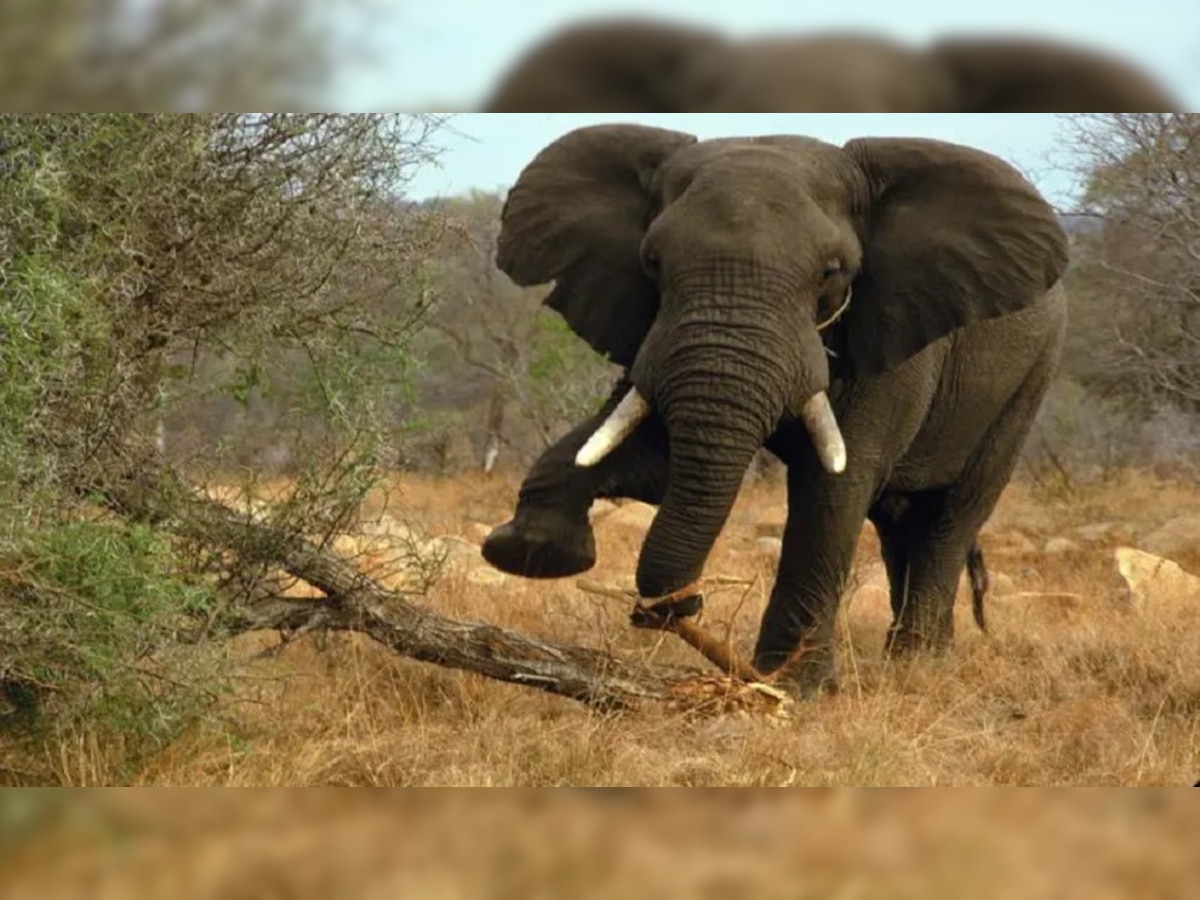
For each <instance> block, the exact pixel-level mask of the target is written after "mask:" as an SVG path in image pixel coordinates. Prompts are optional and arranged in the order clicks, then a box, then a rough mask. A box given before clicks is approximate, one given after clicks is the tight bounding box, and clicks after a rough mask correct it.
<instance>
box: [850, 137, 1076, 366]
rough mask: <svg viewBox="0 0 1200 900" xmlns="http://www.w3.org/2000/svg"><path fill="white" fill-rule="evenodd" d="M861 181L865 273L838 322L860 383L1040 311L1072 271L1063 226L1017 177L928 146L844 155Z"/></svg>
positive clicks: (976, 157) (980, 155)
mask: <svg viewBox="0 0 1200 900" xmlns="http://www.w3.org/2000/svg"><path fill="white" fill-rule="evenodd" d="M845 150H846V152H847V153H848V154H849V155H850V157H851V158H852V159H854V160H855V161H856V162H857V164H858V166H859V167H860V169H861V170H862V171H863V173H864V174H865V176H866V181H867V184H868V185H869V186H870V190H871V195H870V200H869V201H868V205H867V207H866V209H865V211H864V220H865V226H864V227H865V235H864V241H863V245H864V246H863V249H864V253H863V266H862V271H861V273H860V275H859V277H858V279H857V280H856V281H855V284H854V293H853V300H852V301H851V303H850V307H849V308H848V309H847V311H846V314H845V316H844V318H843V321H844V323H845V330H844V333H845V350H846V352H847V354H848V356H849V360H847V362H849V364H850V366H851V367H852V370H853V372H854V374H860V375H861V374H872V373H878V372H882V371H885V370H887V369H890V368H893V367H895V366H897V365H899V364H900V363H901V362H903V361H904V360H906V359H908V358H909V357H910V356H912V355H913V354H915V353H917V352H919V351H920V350H921V349H922V348H924V347H925V346H927V345H928V344H930V343H931V342H933V341H936V340H937V339H938V338H941V337H944V336H946V335H948V334H949V333H950V332H952V331H954V330H955V329H957V328H961V327H962V326H964V325H967V324H969V323H971V322H974V321H978V320H980V319H989V318H994V317H997V316H1003V315H1006V314H1008V313H1011V312H1016V311H1017V310H1019V309H1022V308H1024V307H1026V306H1029V305H1031V304H1033V303H1035V302H1036V301H1037V300H1038V299H1040V298H1041V297H1042V296H1043V295H1044V294H1045V293H1046V291H1047V290H1049V289H1050V288H1051V287H1052V286H1053V285H1054V284H1055V282H1057V281H1058V280H1059V278H1060V277H1062V274H1063V272H1064V271H1065V270H1066V267H1067V255H1068V253H1067V237H1066V234H1065V233H1064V232H1063V229H1062V227H1061V225H1060V224H1059V221H1058V217H1057V215H1056V214H1055V212H1054V210H1053V208H1052V207H1051V206H1050V204H1048V203H1047V202H1046V201H1045V200H1044V199H1043V198H1042V196H1041V195H1040V194H1039V193H1038V192H1037V190H1036V189H1035V188H1034V187H1033V185H1031V184H1030V183H1029V182H1028V181H1027V180H1026V179H1025V178H1024V177H1023V176H1022V175H1021V174H1020V172H1018V171H1017V170H1016V169H1015V168H1013V167H1012V166H1010V165H1009V164H1008V163H1006V162H1004V161H1003V160H1002V159H1000V158H999V157H996V156H993V155H991V154H989V153H984V152H983V151H980V150H975V149H972V148H969V147H963V146H960V145H957V144H949V143H945V142H942V141H934V140H923V139H895V138H860V139H858V140H853V141H850V142H849V143H848V144H846V145H845Z"/></svg>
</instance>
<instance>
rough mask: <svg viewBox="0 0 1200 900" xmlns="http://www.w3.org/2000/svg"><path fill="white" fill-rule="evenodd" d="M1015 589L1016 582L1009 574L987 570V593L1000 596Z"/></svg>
mask: <svg viewBox="0 0 1200 900" xmlns="http://www.w3.org/2000/svg"><path fill="white" fill-rule="evenodd" d="M1016 589H1017V583H1016V581H1014V580H1013V578H1012V576H1011V575H1007V574H1005V573H1004V572H988V595H989V596H991V595H992V594H995V595H997V596H1002V595H1004V594H1011V593H1013V592H1014V591H1016Z"/></svg>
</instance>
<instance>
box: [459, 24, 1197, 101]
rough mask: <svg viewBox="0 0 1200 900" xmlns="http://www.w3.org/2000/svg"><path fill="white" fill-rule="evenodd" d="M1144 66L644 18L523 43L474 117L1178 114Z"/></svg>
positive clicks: (1072, 54)
mask: <svg viewBox="0 0 1200 900" xmlns="http://www.w3.org/2000/svg"><path fill="white" fill-rule="evenodd" d="M1177 105H1178V104H1177V102H1176V101H1175V100H1174V99H1173V98H1172V97H1170V96H1169V95H1168V93H1167V92H1166V91H1164V90H1163V88H1162V87H1161V86H1160V85H1159V84H1157V83H1156V82H1155V81H1154V80H1153V79H1152V78H1150V77H1148V76H1147V75H1146V74H1145V73H1143V72H1141V71H1139V70H1138V69H1136V68H1135V67H1133V66H1131V65H1129V64H1127V63H1125V62H1123V61H1121V60H1119V59H1116V58H1114V57H1112V56H1110V55H1108V54H1104V53H1100V52H1097V51H1093V50H1090V49H1087V48H1084V47H1080V46H1075V45H1070V44H1063V43H1060V42H1056V41H1049V40H1035V39H1030V38H1018V37H970V36H957V37H956V36H950V37H946V38H943V39H941V40H939V41H936V42H934V43H933V44H931V45H930V46H928V47H924V48H915V47H909V46H907V45H903V44H901V43H899V42H896V41H892V40H889V39H886V38H883V37H879V36H875V35H869V34H849V33H828V34H812V35H794V36H776V37H770V38H752V39H749V40H745V41H740V42H736V41H732V40H730V39H729V38H727V37H725V36H723V35H721V34H719V33H717V32H716V31H713V30H709V29H704V28H699V27H692V26H682V25H673V24H669V23H666V22H662V21H657V20H649V19H622V18H617V19H608V20H601V21H592V22H586V23H583V24H580V25H575V26H571V27H567V28H565V29H562V30H560V31H558V32H555V33H553V34H551V35H549V36H548V37H547V38H545V39H543V40H542V41H540V42H539V43H537V44H535V45H534V46H533V47H531V48H529V49H528V50H526V52H525V53H524V55H523V56H521V57H520V58H519V59H518V60H517V61H516V63H515V64H514V65H513V66H512V67H511V68H510V69H509V70H508V71H507V72H506V73H505V74H504V75H503V76H502V77H501V79H500V80H499V83H498V84H497V85H496V87H495V88H494V90H493V91H492V93H491V95H490V96H489V97H487V98H486V99H485V101H484V103H483V105H482V110H481V111H482V112H626V113H628V112H662V113H683V112H764V113H770V112H975V113H987V112H1174V111H1177V110H1176V106H1177Z"/></svg>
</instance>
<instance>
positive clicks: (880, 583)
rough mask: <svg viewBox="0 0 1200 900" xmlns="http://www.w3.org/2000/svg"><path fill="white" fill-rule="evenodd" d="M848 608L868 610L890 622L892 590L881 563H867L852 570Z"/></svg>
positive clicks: (885, 570)
mask: <svg viewBox="0 0 1200 900" xmlns="http://www.w3.org/2000/svg"><path fill="white" fill-rule="evenodd" d="M850 606H851V608H852V609H855V610H859V611H861V610H869V611H870V612H872V613H876V614H878V615H881V616H884V617H886V618H888V619H889V620H890V618H891V615H892V589H891V587H890V586H889V584H888V577H887V569H885V568H884V566H883V563H881V562H877V561H876V562H869V563H865V564H864V565H861V566H858V567H857V568H856V569H855V570H854V575H853V577H852V578H851V581H850Z"/></svg>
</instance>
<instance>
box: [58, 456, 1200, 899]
mask: <svg viewBox="0 0 1200 900" xmlns="http://www.w3.org/2000/svg"><path fill="white" fill-rule="evenodd" d="M393 488H394V489H393V490H392V491H391V492H390V494H389V495H387V496H386V497H385V496H384V495H382V494H381V495H379V496H375V497H372V498H371V499H370V501H369V502H368V504H367V510H366V513H367V515H368V516H371V515H375V514H377V513H379V512H380V510H381V509H383V508H384V506H385V504H386V506H387V507H388V510H389V511H390V512H391V513H392V514H399V512H400V510H403V512H404V515H405V516H406V517H407V518H409V519H412V520H415V521H418V522H421V523H423V524H424V525H425V527H427V528H428V530H429V531H430V532H432V533H435V534H438V533H441V534H446V533H450V534H455V533H459V532H461V531H463V530H464V529H465V527H466V525H467V524H468V523H469V522H471V521H473V520H478V521H483V522H489V523H495V522H498V521H502V520H504V519H505V518H506V517H507V516H508V514H509V512H510V510H511V508H512V503H513V501H514V499H515V483H513V482H508V481H503V480H484V479H482V478H476V477H466V478H463V479H461V480H458V481H453V482H432V481H427V480H422V479H405V480H403V481H399V482H397V483H396V484H395V485H394V486H393ZM1198 501H1200V490H1197V489H1195V488H1193V487H1188V486H1181V485H1178V484H1171V483H1167V482H1161V481H1155V480H1153V479H1150V478H1148V477H1144V476H1138V475H1135V474H1130V475H1128V476H1125V477H1123V478H1122V479H1121V480H1120V481H1119V482H1118V483H1114V484H1111V485H1110V486H1108V487H1106V488H1104V489H1101V490H1095V491H1092V492H1090V493H1089V494H1088V495H1087V496H1085V497H1077V498H1074V499H1072V500H1070V501H1063V500H1053V499H1047V498H1044V497H1038V496H1036V495H1035V494H1034V493H1033V492H1032V491H1031V489H1029V488H1027V487H1024V486H1022V485H1013V486H1012V487H1011V488H1010V490H1009V491H1008V492H1007V494H1006V496H1005V498H1004V500H1003V501H1002V505H1001V508H1000V509H999V510H998V512H997V515H996V516H995V517H994V521H993V523H992V525H991V526H990V527H989V530H988V532H987V533H986V534H985V550H986V551H987V553H988V559H989V563H990V566H991V568H992V570H993V572H994V573H1000V574H999V575H997V579H996V580H997V581H999V582H1000V584H1001V589H1000V590H999V591H996V592H994V595H993V599H992V600H991V604H990V609H989V613H990V620H991V625H992V630H993V635H992V636H991V637H990V638H987V637H984V636H982V635H980V634H979V633H978V632H977V631H976V630H975V628H974V625H973V624H972V623H971V621H970V616H969V612H968V609H967V605H968V604H966V603H965V602H961V601H960V604H959V619H958V640H957V643H956V646H955V648H954V650H953V651H952V653H951V654H950V655H949V656H948V657H946V658H944V659H941V660H925V661H917V662H913V663H906V664H903V665H901V664H885V663H884V661H883V660H882V659H881V654H880V648H881V646H882V641H883V635H884V630H885V628H886V626H887V624H888V619H889V611H888V609H887V602H886V599H885V595H884V593H883V591H882V589H881V588H880V587H879V584H880V581H879V579H880V578H881V574H880V572H879V565H878V555H877V550H876V548H875V545H874V540H873V536H872V535H871V534H870V532H869V530H868V531H867V532H866V533H864V537H863V541H862V546H861V547H860V556H859V566H858V570H857V583H858V586H857V589H856V590H855V592H854V594H853V596H852V600H851V602H849V603H848V604H845V605H844V608H845V612H844V615H843V617H842V627H841V629H840V632H841V634H840V647H839V659H838V664H839V669H840V672H841V674H842V688H843V690H842V692H841V694H840V695H838V696H835V697H828V698H823V699H820V700H817V701H813V702H810V703H805V704H800V705H798V706H797V707H796V708H795V709H794V710H793V716H792V719H791V721H789V722H786V723H782V724H781V723H779V722H776V721H773V720H768V719H766V718H759V717H751V716H746V715H741V716H739V715H736V714H731V715H725V716H710V717H699V718H698V717H695V716H690V717H689V716H684V715H681V714H680V715H676V714H667V713H662V714H658V713H650V714H643V715H638V716H625V717H619V718H606V717H602V716H600V715H598V714H595V713H591V712H588V711H587V710H585V709H583V708H581V707H580V706H578V705H575V704H573V703H571V702H569V701H565V700H561V699H557V698H553V697H548V696H543V695H541V694H538V693H535V692H533V691H530V690H526V689H521V688H518V687H512V686H507V685H503V684H497V683H492V682H488V681H485V680H483V679H481V678H478V677H475V676H471V675H466V674H462V673H457V672H452V671H448V670H442V669H438V668H436V667H433V666H430V665H425V664H419V663H414V662H409V661H406V660H403V659H398V658H395V657H394V656H392V655H390V654H389V653H388V652H386V651H383V650H381V649H380V648H378V647H376V646H374V645H372V644H371V643H370V642H369V641H366V640H364V639H359V638H356V637H353V636H350V637H336V638H333V637H331V638H329V639H328V640H327V642H326V646H325V649H324V650H321V649H320V648H319V646H318V644H319V643H320V642H319V641H318V639H316V638H305V639H302V640H301V641H298V642H296V643H295V644H294V645H291V646H289V647H288V648H287V649H285V650H284V651H283V652H282V653H281V654H280V655H279V657H278V658H276V659H274V660H270V661H264V662H260V663H256V664H255V665H256V675H257V678H256V679H254V680H252V681H248V682H247V684H246V685H245V687H244V689H243V690H242V695H241V699H242V702H241V703H240V705H239V706H238V708H237V709H236V710H234V711H233V712H234V714H235V718H236V721H237V736H236V738H230V737H228V736H226V737H224V738H222V739H220V740H216V739H214V738H213V736H212V734H211V733H207V734H198V735H196V736H195V737H193V738H190V739H186V740H183V741H181V742H180V743H178V744H177V745H176V746H174V747H172V748H171V749H170V750H169V752H167V753H165V754H163V756H162V757H161V758H160V759H158V760H157V761H156V762H155V764H154V765H152V766H151V767H149V768H147V769H146V770H145V771H144V772H142V773H141V776H140V778H139V779H138V780H139V782H140V783H142V784H147V785H262V786H275V785H396V786H405V785H519V786H543V785H640V786H655V785H741V786H754V785H758V786H773V785H1140V786H1146V785H1183V784H1188V785H1190V784H1191V783H1192V782H1193V781H1195V780H1196V779H1197V778H1198V777H1200V753H1198V748H1200V642H1198V641H1197V640H1196V637H1195V623H1196V621H1197V611H1198V609H1200V598H1196V602H1195V603H1187V602H1174V603H1163V604H1158V605H1156V604H1153V603H1151V604H1150V605H1149V607H1148V608H1147V609H1146V610H1145V612H1144V613H1143V614H1141V615H1132V614H1130V613H1128V612H1126V611H1125V610H1124V609H1123V608H1122V607H1121V605H1120V604H1119V603H1117V602H1115V601H1114V597H1115V590H1116V588H1117V586H1118V585H1117V581H1116V579H1117V576H1116V574H1115V567H1114V565H1113V562H1112V553H1111V550H1112V548H1113V547H1114V546H1116V545H1117V543H1118V542H1119V540H1120V537H1117V536H1114V537H1107V538H1104V539H1102V540H1099V541H1098V542H1095V543H1092V544H1088V545H1087V546H1086V547H1085V548H1084V549H1083V550H1082V551H1081V552H1077V553H1067V554H1063V555H1047V554H1045V553H1043V552H1042V551H1041V550H1040V548H1041V547H1042V546H1043V545H1044V542H1045V540H1046V539H1047V538H1049V537H1053V536H1056V535H1062V534H1066V533H1070V531H1071V529H1073V528H1075V527H1077V526H1079V525H1084V524H1091V523H1097V522H1104V521H1118V522H1122V523H1124V524H1125V525H1126V526H1127V527H1128V528H1130V529H1132V530H1133V531H1134V532H1135V533H1144V532H1145V531H1146V530H1147V529H1150V528H1153V527H1156V526H1157V525H1158V524H1161V523H1162V522H1164V521H1166V520H1167V519H1169V518H1171V517H1173V516H1175V515H1183V514H1188V513H1189V512H1191V511H1194V510H1195V509H1196V508H1197V506H1198ZM781 502H782V495H781V493H780V489H778V488H772V487H769V486H756V487H754V488H750V489H747V490H746V491H745V492H744V493H743V496H742V498H741V499H740V500H739V503H738V507H737V509H736V510H735V514H734V516H733V519H732V520H731V523H730V526H729V527H728V528H727V529H726V533H725V534H724V535H723V536H722V538H721V540H720V542H719V544H718V547H717V550H716V552H715V555H714V557H713V559H712V561H711V563H710V566H709V572H710V573H720V574H726V575H735V576H741V577H744V578H756V579H757V581H756V583H755V584H754V585H753V586H752V587H751V588H750V589H749V590H745V589H738V588H733V589H729V590H727V591H726V592H724V593H719V594H717V595H715V596H712V597H710V600H709V611H708V612H707V613H706V616H707V617H708V625H709V627H714V624H715V625H716V627H717V628H720V626H721V623H728V624H730V625H731V627H732V628H733V633H734V635H735V636H736V639H737V640H738V642H739V644H740V645H741V646H742V647H744V648H747V649H748V648H749V645H750V644H751V642H752V640H753V635H754V632H755V629H756V627H757V622H758V617H759V613H760V611H761V609H762V606H763V603H764V601H765V596H766V594H767V592H768V591H769V589H770V583H771V577H772V574H773V567H774V561H773V560H771V559H769V558H764V557H763V556H762V555H761V553H760V551H758V550H757V549H756V547H755V536H754V527H753V526H754V523H755V522H757V521H758V520H759V518H760V516H761V511H762V510H763V509H764V508H765V507H768V506H777V505H778V504H780V503H781ZM1193 514H1194V513H1193ZM597 542H598V547H599V553H600V562H599V564H598V565H597V567H596V569H595V570H594V571H593V572H592V573H590V574H591V575H593V576H595V577H596V578H600V579H607V580H612V581H620V580H622V579H628V578H629V576H630V575H631V574H632V570H633V565H634V561H635V559H636V553H637V549H638V547H639V545H640V533H638V532H637V531H635V530H622V529H621V528H619V527H617V526H610V525H608V524H605V523H603V522H602V523H601V524H600V525H599V527H598V529H597ZM1180 562H1181V563H1183V564H1184V565H1185V566H1188V567H1189V568H1190V569H1191V570H1192V571H1195V572H1200V567H1197V562H1198V561H1197V560H1196V559H1190V560H1185V559H1181V560H1180ZM491 574H492V573H491V572H490V571H489V572H488V575H491ZM483 581H484V579H480V578H479V577H478V576H472V575H471V574H470V568H469V566H468V567H467V568H465V569H460V570H456V571H453V572H451V573H449V574H448V575H446V576H445V577H444V578H443V580H442V581H441V582H440V583H439V584H438V585H437V586H436V587H435V589H434V591H433V593H432V595H431V596H430V598H429V602H430V603H431V604H433V605H435V606H436V607H437V608H438V609H439V610H441V611H443V612H445V613H447V614H450V615H454V616H458V617H463V618H470V619H476V620H487V621H491V622H495V623H498V624H501V625H503V626H505V627H510V628H516V629H521V630H524V631H527V632H532V633H536V634H538V635H543V636H547V637H551V638H554V639H557V640H561V641H571V642H577V643H585V644H588V645H593V646H606V647H608V648H610V649H611V650H612V651H613V652H616V653H621V654H623V655H626V656H629V657H636V656H638V655H640V656H641V657H642V658H644V659H645V660H646V664H647V665H653V664H654V663H655V662H659V661H664V660H674V661H679V662H688V663H694V662H696V658H694V657H693V656H692V655H691V651H688V650H687V649H686V648H684V647H683V646H682V645H678V644H679V642H678V641H676V640H675V639H674V638H671V637H669V636H666V637H664V636H663V635H659V634H654V633H647V632H641V631H634V630H632V629H630V628H629V627H628V626H627V624H626V616H627V613H628V610H626V609H624V608H620V604H619V603H614V602H613V601H606V600H604V599H602V598H597V597H594V596H590V595H587V594H583V593H580V592H579V591H577V590H576V589H575V588H574V586H573V581H572V580H570V579H567V580H564V581H562V582H533V581H525V580H521V579H511V578H499V577H497V578H495V579H493V581H495V582H496V583H483ZM270 640H271V637H270V636H266V635H262V636H251V637H247V638H245V639H243V642H242V645H241V646H240V647H239V652H245V653H246V654H249V653H250V652H251V651H252V650H255V649H260V648H262V647H263V646H265V645H266V644H267V643H269V642H270ZM94 752H96V751H95V750H94V749H92V748H63V755H64V760H63V763H62V766H61V768H62V770H63V771H64V772H66V773H79V774H78V775H75V776H72V777H73V778H74V780H75V781H76V782H78V783H88V782H91V783H95V779H93V778H89V777H87V775H86V774H84V773H89V772H97V771H103V769H102V767H100V766H97V765H94V764H91V763H90V762H89V760H88V759H87V758H86V757H87V755H88V754H91V753H94ZM72 754H76V755H78V756H79V757H80V758H78V759H72V758H71V757H72ZM947 877H948V878H950V879H951V881H952V880H953V877H954V876H953V873H952V872H950V873H948V874H947ZM114 896H115V895H114ZM279 896H285V894H280V895H279ZM286 896H290V895H286ZM330 896H332V895H330ZM711 896H723V894H716V893H714V894H712V895H711ZM914 896H915V895H914Z"/></svg>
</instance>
